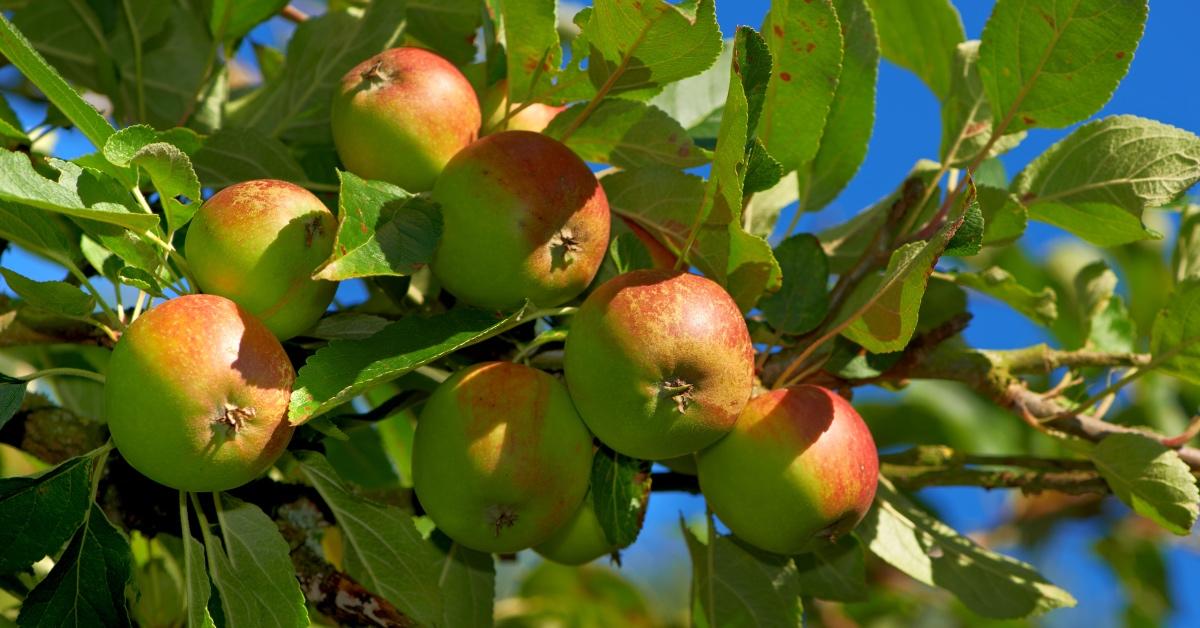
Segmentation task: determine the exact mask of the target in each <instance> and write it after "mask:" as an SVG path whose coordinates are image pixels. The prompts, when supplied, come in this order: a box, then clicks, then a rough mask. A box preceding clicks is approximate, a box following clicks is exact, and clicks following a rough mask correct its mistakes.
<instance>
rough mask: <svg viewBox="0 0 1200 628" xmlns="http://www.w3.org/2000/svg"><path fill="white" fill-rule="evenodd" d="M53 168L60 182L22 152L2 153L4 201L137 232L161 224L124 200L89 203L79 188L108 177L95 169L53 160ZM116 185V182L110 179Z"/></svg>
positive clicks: (0, 188) (0, 184) (0, 178)
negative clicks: (137, 210)
mask: <svg viewBox="0 0 1200 628" xmlns="http://www.w3.org/2000/svg"><path fill="white" fill-rule="evenodd" d="M50 163H51V166H52V167H54V168H55V169H57V170H59V171H60V172H62V174H61V175H60V176H59V180H58V181H57V182H55V181H51V180H50V179H47V178H46V177H43V176H42V175H41V174H39V173H38V172H37V171H36V170H34V169H33V165H32V164H31V163H30V162H29V157H28V156H26V155H24V154H21V153H13V152H9V151H0V200H5V201H11V202H13V203H20V204H22V205H30V206H32V207H36V208H38V209H43V210H47V211H52V212H58V213H60V214H66V215H68V216H74V217H77V218H90V219H92V220H98V221H100V222H108V223H112V224H116V225H121V226H122V227H127V228H129V229H133V230H135V231H146V230H148V229H152V228H153V227H155V226H156V225H158V216H156V215H154V214H143V213H134V212H132V211H130V210H129V208H128V207H126V206H125V205H123V204H121V201H120V200H118V199H115V198H111V197H104V198H101V199H99V200H95V201H93V202H85V201H84V199H83V198H81V194H83V193H85V191H86V190H85V189H84V188H77V187H76V186H77V185H91V184H102V183H103V182H104V181H105V179H101V177H105V176H106V175H103V174H101V173H99V172H97V171H94V170H81V169H80V168H79V167H78V166H76V165H74V164H71V163H68V162H64V161H58V160H51V162H50ZM107 180H108V181H111V182H115V179H107Z"/></svg>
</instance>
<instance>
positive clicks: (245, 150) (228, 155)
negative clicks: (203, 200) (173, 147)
mask: <svg viewBox="0 0 1200 628" xmlns="http://www.w3.org/2000/svg"><path fill="white" fill-rule="evenodd" d="M192 163H193V164H194V165H195V167H196V174H197V175H199V176H200V181H201V182H202V183H203V184H204V185H205V187H215V188H223V187H225V186H228V185H233V184H234V183H239V182H241V181H250V180H252V179H282V180H284V181H291V182H292V183H299V182H302V181H304V179H305V174H304V169H303V168H301V167H300V164H299V163H298V162H297V161H296V158H295V157H293V156H292V154H291V153H290V152H288V148H287V146H285V145H283V143H281V142H279V141H278V140H275V139H272V138H270V137H267V136H266V135H264V134H262V133H261V132H259V131H256V130H254V129H221V130H219V131H217V132H216V133H214V134H212V135H210V136H208V137H207V138H205V139H204V144H203V145H202V146H201V147H200V149H199V150H198V151H196V154H194V155H192Z"/></svg>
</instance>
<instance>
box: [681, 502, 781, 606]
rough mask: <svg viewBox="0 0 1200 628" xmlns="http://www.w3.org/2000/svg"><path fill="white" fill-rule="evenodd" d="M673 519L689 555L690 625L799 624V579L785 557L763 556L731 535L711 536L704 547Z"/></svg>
mask: <svg viewBox="0 0 1200 628" xmlns="http://www.w3.org/2000/svg"><path fill="white" fill-rule="evenodd" d="M679 523H680V527H681V528H683V537H684V539H686V540H687V546H688V553H689V554H691V557H692V623H693V624H694V625H696V626H698V627H706V628H716V627H718V626H756V627H758V628H769V627H778V628H785V627H786V628H795V627H796V626H801V625H803V621H802V619H803V617H804V607H803V605H802V604H801V602H800V594H801V589H800V578H799V575H798V574H797V571H796V565H795V563H793V562H792V559H791V558H788V557H786V556H779V555H776V554H769V553H767V552H764V551H762V550H760V549H757V548H754V547H751V546H749V545H746V544H744V543H742V542H740V541H738V540H737V539H735V538H734V537H732V536H717V537H716V538H715V539H713V541H714V542H713V546H712V547H709V546H708V541H707V540H706V539H702V538H700V537H698V536H697V535H696V534H695V533H694V532H693V531H692V530H691V529H690V528H688V526H687V525H686V524H684V522H683V520H682V519H681V520H680V522H679ZM710 565H711V568H710Z"/></svg>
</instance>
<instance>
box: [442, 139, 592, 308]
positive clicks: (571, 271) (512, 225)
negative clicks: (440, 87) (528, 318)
mask: <svg viewBox="0 0 1200 628" xmlns="http://www.w3.org/2000/svg"><path fill="white" fill-rule="evenodd" d="M433 199H434V200H435V201H437V202H438V204H440V205H441V208H442V238H441V241H440V242H439V243H438V248H437V251H436V252H435V253H434V256H433V263H432V265H431V268H432V269H433V274H434V275H435V276H436V277H437V278H438V279H439V280H440V281H441V282H442V287H444V288H445V289H446V290H448V291H449V292H450V293H451V294H453V295H454V296H455V297H458V299H459V300H461V301H463V302H465V303H469V304H471V305H476V306H479V307H483V308H487V309H493V310H512V309H516V308H517V307H519V306H521V305H522V304H523V303H524V302H525V300H526V299H529V300H531V301H533V303H535V304H536V305H539V306H542V307H551V306H555V305H558V304H560V303H563V302H564V301H567V300H569V299H571V298H572V297H574V296H576V295H578V294H579V293H580V292H583V290H584V288H586V287H587V286H588V284H589V283H591V281H592V278H593V277H595V275H596V271H597V270H598V269H599V268H600V263H601V262H603V261H604V256H605V254H606V253H607V252H608V234H609V220H610V218H609V212H608V199H607V198H606V197H605V196H604V189H603V188H602V187H600V182H599V181H597V180H596V177H595V175H593V174H592V171H591V170H589V169H588V167H587V164H585V163H584V162H583V160H582V159H580V158H579V157H577V156H576V155H575V153H573V152H571V149H569V148H567V147H566V146H564V145H563V144H562V143H561V142H559V141H557V140H554V139H551V138H549V137H547V136H545V135H541V134H540V133H532V132H529V131H504V132H503V133H496V134H495V135H488V136H486V137H484V138H482V139H480V140H479V141H477V142H475V143H474V144H471V145H470V146H468V147H467V148H465V149H463V151H462V152H461V153H459V154H458V155H455V157H454V159H452V160H451V161H450V163H449V164H448V165H447V166H446V170H445V171H444V172H443V173H442V176H440V177H438V181H437V185H436V186H434V188H433Z"/></svg>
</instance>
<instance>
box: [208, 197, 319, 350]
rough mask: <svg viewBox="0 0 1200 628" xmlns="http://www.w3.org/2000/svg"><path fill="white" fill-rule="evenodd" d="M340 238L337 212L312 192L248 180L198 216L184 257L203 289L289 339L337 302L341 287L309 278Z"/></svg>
mask: <svg viewBox="0 0 1200 628" xmlns="http://www.w3.org/2000/svg"><path fill="white" fill-rule="evenodd" d="M336 237H337V220H336V219H335V218H334V217H333V213H332V212H330V211H329V208H327V207H325V204H324V203H322V202H321V200H320V199H318V198H317V197H316V196H313V194H312V193H311V192H309V191H308V190H305V189H304V188H302V187H300V186H298V185H295V184H292V183H288V182H287V181H276V180H273V179H264V180H259V181H246V182H243V183H236V184H234V185H231V186H229V187H227V188H225V189H223V190H221V191H220V192H217V193H216V194H214V195H213V197H212V198H210V199H208V200H207V201H206V202H205V203H204V205H203V206H202V207H201V208H200V210H199V211H197V212H196V216H195V217H194V218H193V219H192V222H191V224H190V225H189V226H188V232H187V241H186V242H185V243H184V256H185V257H186V258H187V261H188V265H189V266H190V268H191V271H192V275H193V276H195V278H196V282H197V283H198V284H199V288H200V290H202V291H204V292H207V293H210V294H216V295H220V296H223V297H225V298H227V299H231V300H233V301H234V302H235V303H237V304H238V305H240V306H242V307H244V308H246V309H247V310H248V311H249V312H250V313H251V314H254V315H255V316H256V317H258V318H259V319H260V320H261V321H262V322H263V323H264V324H265V325H266V326H267V327H268V328H269V329H270V330H271V331H272V332H274V333H275V335H276V336H277V337H278V338H279V339H280V340H286V339H288V338H291V337H292V336H295V335H297V334H300V333H301V332H304V331H305V330H307V329H309V328H310V327H312V326H313V324H315V323H316V322H317V320H318V319H320V318H321V315H322V314H324V313H325V309H326V308H327V307H329V302H330V301H332V300H333V293H334V292H335V291H336V290H337V282H334V281H325V280H321V279H313V277H312V274H313V271H315V270H316V269H317V268H318V267H319V266H320V265H321V264H322V263H323V262H324V261H325V260H326V259H328V258H329V255H330V253H332V252H333V243H334V240H335V238H336Z"/></svg>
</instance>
